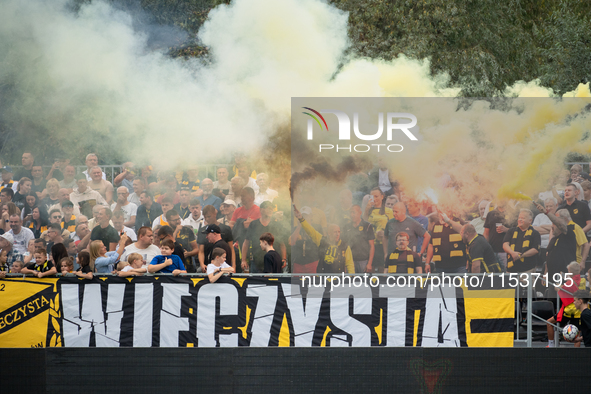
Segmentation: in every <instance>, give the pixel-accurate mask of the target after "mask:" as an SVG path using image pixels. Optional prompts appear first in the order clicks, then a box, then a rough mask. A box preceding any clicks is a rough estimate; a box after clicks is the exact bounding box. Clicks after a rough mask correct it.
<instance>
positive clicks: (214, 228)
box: [199, 224, 236, 272]
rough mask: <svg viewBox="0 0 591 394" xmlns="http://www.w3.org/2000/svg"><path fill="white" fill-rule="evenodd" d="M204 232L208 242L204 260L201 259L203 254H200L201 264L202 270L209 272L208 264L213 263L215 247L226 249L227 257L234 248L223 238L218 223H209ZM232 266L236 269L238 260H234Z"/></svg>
mask: <svg viewBox="0 0 591 394" xmlns="http://www.w3.org/2000/svg"><path fill="white" fill-rule="evenodd" d="M202 232H203V233H204V234H205V235H206V236H205V238H206V239H207V243H206V244H205V248H204V254H203V260H201V254H199V265H200V266H201V271H202V272H207V265H208V264H209V263H211V253H212V252H213V250H214V249H215V248H222V249H224V250H225V251H226V258H227V256H231V255H232V249H231V248H230V245H228V243H227V242H226V241H224V240H223V239H222V234H221V233H222V231H221V230H220V226H218V225H217V224H210V225H208V226H207V227H205V229H203V231H202ZM232 268H234V269H236V262H232Z"/></svg>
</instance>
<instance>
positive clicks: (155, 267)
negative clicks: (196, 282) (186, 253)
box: [148, 239, 187, 276]
mask: <svg viewBox="0 0 591 394" xmlns="http://www.w3.org/2000/svg"><path fill="white" fill-rule="evenodd" d="M160 251H161V253H162V254H161V255H160V256H156V257H154V258H153V259H152V261H151V262H150V265H149V266H148V272H150V273H154V272H156V273H159V274H173V275H174V276H178V275H179V274H186V273H187V270H186V269H185V265H184V264H183V261H182V260H181V258H180V257H179V256H177V255H175V254H172V252H174V241H173V240H172V239H164V240H162V242H160Z"/></svg>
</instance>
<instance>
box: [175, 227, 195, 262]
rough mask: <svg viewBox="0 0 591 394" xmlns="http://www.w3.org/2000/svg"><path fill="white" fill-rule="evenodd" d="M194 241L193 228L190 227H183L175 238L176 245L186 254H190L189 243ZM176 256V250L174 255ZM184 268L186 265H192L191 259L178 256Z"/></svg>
mask: <svg viewBox="0 0 591 394" xmlns="http://www.w3.org/2000/svg"><path fill="white" fill-rule="evenodd" d="M193 241H195V233H194V232H193V227H190V226H183V228H182V229H181V231H180V232H179V234H178V235H177V236H176V244H179V245H180V247H181V249H183V250H186V251H187V252H191V251H192V250H193V248H192V247H191V242H193ZM174 254H176V248H175V253H174ZM179 257H180V258H181V260H183V263H184V264H185V267H187V266H188V265H193V262H192V261H191V257H187V258H185V257H184V256H179Z"/></svg>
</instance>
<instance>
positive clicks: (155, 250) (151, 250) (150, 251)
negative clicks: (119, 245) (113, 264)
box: [121, 244, 161, 264]
mask: <svg viewBox="0 0 591 394" xmlns="http://www.w3.org/2000/svg"><path fill="white" fill-rule="evenodd" d="M132 253H139V254H141V255H142V257H143V258H144V261H145V262H146V264H150V263H151V262H152V259H153V258H154V257H156V256H158V255H159V254H161V253H160V248H159V247H158V246H156V245H150V246H148V247H147V248H146V249H139V248H138V247H137V246H135V244H131V245H129V246H127V247H126V248H125V249H124V250H123V254H122V255H121V261H127V256H129V255H130V254H132Z"/></svg>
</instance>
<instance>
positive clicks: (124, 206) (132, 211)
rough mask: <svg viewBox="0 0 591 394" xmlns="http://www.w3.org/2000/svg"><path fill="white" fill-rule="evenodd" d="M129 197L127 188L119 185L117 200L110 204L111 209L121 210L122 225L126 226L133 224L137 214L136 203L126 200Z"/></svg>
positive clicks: (114, 210) (132, 225)
mask: <svg viewBox="0 0 591 394" xmlns="http://www.w3.org/2000/svg"><path fill="white" fill-rule="evenodd" d="M127 197H129V190H127V187H125V186H119V187H118V188H117V201H116V202H114V203H113V204H112V205H111V211H113V212H117V211H122V212H123V219H124V223H123V225H124V226H126V227H134V226H135V217H136V215H137V205H135V204H134V203H132V202H129V201H128V200H127Z"/></svg>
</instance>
